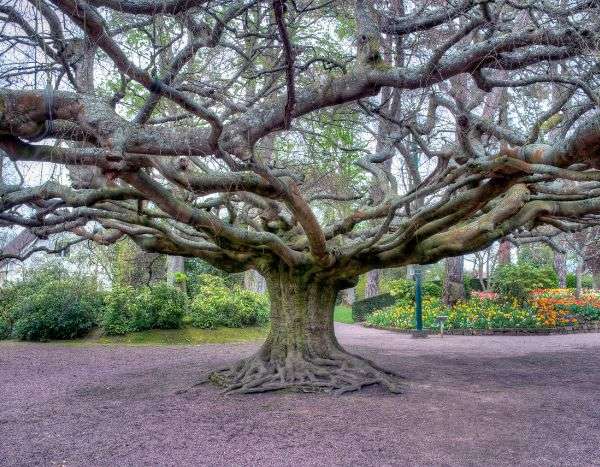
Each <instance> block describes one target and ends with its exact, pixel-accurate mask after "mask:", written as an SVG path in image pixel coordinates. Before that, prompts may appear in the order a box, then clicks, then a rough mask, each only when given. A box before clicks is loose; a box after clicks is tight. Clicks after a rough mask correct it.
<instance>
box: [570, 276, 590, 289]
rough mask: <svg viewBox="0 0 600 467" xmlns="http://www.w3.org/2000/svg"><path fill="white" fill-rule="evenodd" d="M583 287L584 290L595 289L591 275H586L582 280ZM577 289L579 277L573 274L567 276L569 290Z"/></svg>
mask: <svg viewBox="0 0 600 467" xmlns="http://www.w3.org/2000/svg"><path fill="white" fill-rule="evenodd" d="M581 286H582V287H583V288H584V289H592V288H593V287H594V281H593V279H592V276H591V275H589V274H584V275H583V277H582V278H581ZM576 287H577V276H576V275H575V274H573V273H572V272H570V273H568V274H567V288H568V289H575V288H576Z"/></svg>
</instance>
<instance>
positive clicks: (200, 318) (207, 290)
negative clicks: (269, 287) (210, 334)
mask: <svg viewBox="0 0 600 467" xmlns="http://www.w3.org/2000/svg"><path fill="white" fill-rule="evenodd" d="M198 284H199V287H198V294H197V295H196V296H195V297H194V299H193V301H192V305H191V309H190V318H191V324H192V326H195V327H199V328H210V329H212V328H215V327H218V326H226V327H235V328H239V327H244V326H261V325H264V324H266V323H267V322H268V321H269V302H268V300H267V297H266V296H264V295H261V294H258V293H256V292H251V291H248V290H244V289H241V288H240V287H237V286H234V287H233V288H229V287H227V286H226V284H225V281H224V280H223V278H221V277H218V276H212V275H210V274H201V275H200V277H199V278H198Z"/></svg>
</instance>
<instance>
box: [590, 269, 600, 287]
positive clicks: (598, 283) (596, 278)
mask: <svg viewBox="0 0 600 467" xmlns="http://www.w3.org/2000/svg"><path fill="white" fill-rule="evenodd" d="M592 283H593V284H594V289H596V290H598V289H600V272H598V271H593V272H592Z"/></svg>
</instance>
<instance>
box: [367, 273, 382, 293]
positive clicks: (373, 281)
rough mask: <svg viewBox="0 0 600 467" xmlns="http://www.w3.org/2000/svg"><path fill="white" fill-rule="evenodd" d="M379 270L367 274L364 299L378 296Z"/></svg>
mask: <svg viewBox="0 0 600 467" xmlns="http://www.w3.org/2000/svg"><path fill="white" fill-rule="evenodd" d="M380 275H381V273H380V271H379V269H373V270H372V271H369V272H368V273H367V283H366V284H365V298H369V297H374V296H375V295H379V276H380Z"/></svg>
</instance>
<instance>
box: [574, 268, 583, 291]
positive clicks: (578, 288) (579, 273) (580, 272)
mask: <svg viewBox="0 0 600 467" xmlns="http://www.w3.org/2000/svg"><path fill="white" fill-rule="evenodd" d="M582 277H583V259H582V258H577V268H576V269H575V298H581V285H582V284H581V282H582Z"/></svg>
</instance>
